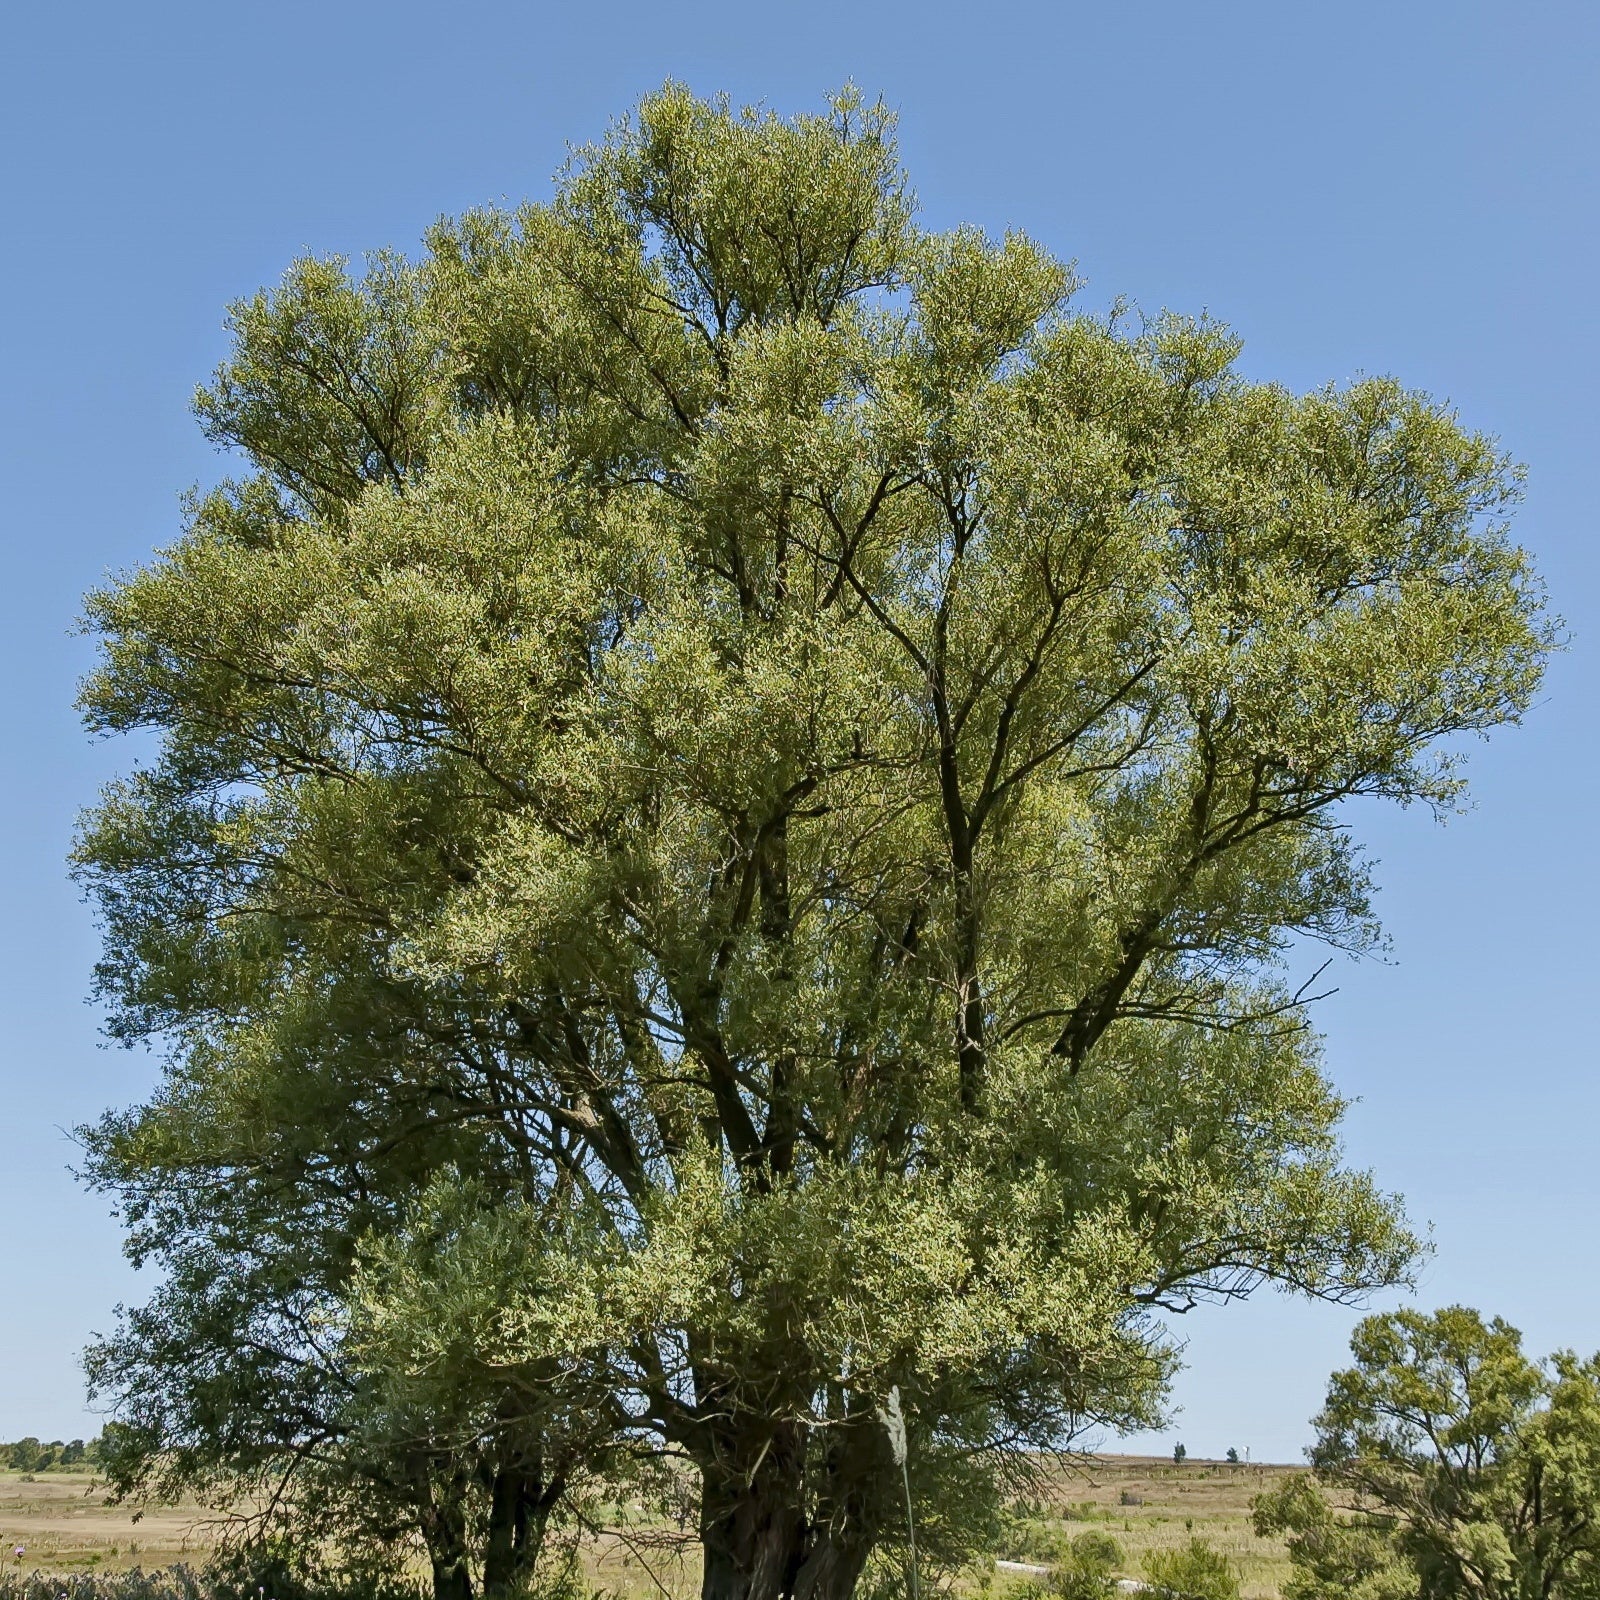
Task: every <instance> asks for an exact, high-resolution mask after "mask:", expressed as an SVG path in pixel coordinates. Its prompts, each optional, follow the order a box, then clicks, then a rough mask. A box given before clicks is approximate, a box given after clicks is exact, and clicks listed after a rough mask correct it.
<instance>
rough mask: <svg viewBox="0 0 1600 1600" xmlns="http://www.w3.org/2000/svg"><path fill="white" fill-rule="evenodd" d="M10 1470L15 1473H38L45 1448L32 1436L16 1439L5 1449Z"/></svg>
mask: <svg viewBox="0 0 1600 1600" xmlns="http://www.w3.org/2000/svg"><path fill="white" fill-rule="evenodd" d="M7 1454H8V1455H9V1456H10V1458H11V1466H12V1469H13V1470H14V1471H16V1472H38V1471H39V1470H40V1469H41V1467H42V1466H43V1463H44V1456H45V1447H44V1446H43V1445H42V1444H40V1442H39V1441H38V1440H37V1439H35V1438H34V1437H33V1436H32V1434H30V1435H28V1437H27V1438H25V1439H18V1440H17V1441H16V1442H15V1443H14V1444H12V1445H9V1446H8V1447H7Z"/></svg>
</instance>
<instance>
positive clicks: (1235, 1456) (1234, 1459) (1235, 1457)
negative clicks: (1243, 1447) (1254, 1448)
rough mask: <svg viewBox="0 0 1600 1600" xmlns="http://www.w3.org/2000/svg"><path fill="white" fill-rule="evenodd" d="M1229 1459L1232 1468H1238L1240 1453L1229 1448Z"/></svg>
mask: <svg viewBox="0 0 1600 1600" xmlns="http://www.w3.org/2000/svg"><path fill="white" fill-rule="evenodd" d="M1227 1459H1228V1465H1229V1466H1230V1467H1236V1466H1238V1465H1239V1452H1238V1451H1237V1450H1235V1449H1233V1448H1232V1446H1229V1449H1228V1458H1227Z"/></svg>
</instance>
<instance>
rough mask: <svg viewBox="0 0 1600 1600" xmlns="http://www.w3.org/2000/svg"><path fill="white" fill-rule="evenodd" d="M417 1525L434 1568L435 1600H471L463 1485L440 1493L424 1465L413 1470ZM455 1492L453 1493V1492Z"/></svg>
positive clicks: (453, 1486) (470, 1575)
mask: <svg viewBox="0 0 1600 1600" xmlns="http://www.w3.org/2000/svg"><path fill="white" fill-rule="evenodd" d="M413 1477H414V1482H415V1487H416V1491H417V1501H418V1512H419V1516H418V1523H419V1526H420V1527H421V1530H422V1541H423V1543H424V1544H425V1545H426V1546H427V1548H428V1564H429V1565H430V1566H431V1567H432V1569H433V1600H472V1570H471V1567H470V1566H469V1565H468V1562H467V1519H466V1512H465V1510H464V1506H463V1488H464V1486H460V1485H452V1486H450V1487H447V1488H446V1489H445V1491H444V1492H442V1493H441V1492H439V1491H438V1490H437V1489H436V1488H435V1485H434V1483H433V1481H432V1479H431V1476H430V1474H429V1472H428V1468H427V1465H426V1464H425V1463H418V1464H416V1465H415V1466H414V1467H413ZM452 1490H453V1491H454V1492H452Z"/></svg>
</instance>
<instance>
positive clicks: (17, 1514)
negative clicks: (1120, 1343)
mask: <svg viewBox="0 0 1600 1600" xmlns="http://www.w3.org/2000/svg"><path fill="white" fill-rule="evenodd" d="M1296 1470H1298V1469H1296V1468H1293V1467H1281V1466H1262V1465H1254V1464H1240V1465H1237V1466H1230V1465H1228V1464H1226V1463H1224V1462H1217V1461H1194V1460H1190V1461H1185V1462H1184V1463H1183V1465H1182V1466H1174V1465H1173V1463H1172V1462H1171V1461H1169V1460H1167V1459H1165V1458H1158V1457H1150V1456H1111V1455H1106V1456H1095V1457H1090V1458H1087V1459H1085V1460H1084V1461H1082V1462H1081V1463H1078V1464H1075V1465H1073V1466H1071V1467H1066V1468H1061V1469H1058V1470H1056V1471H1054V1472H1052V1473H1051V1474H1050V1476H1049V1478H1048V1479H1047V1481H1046V1482H1045V1483H1044V1484H1043V1485H1041V1487H1040V1489H1039V1490H1038V1491H1037V1492H1036V1493H1035V1495H1034V1497H1033V1504H1032V1505H1031V1506H1030V1507H1029V1511H1030V1513H1031V1514H1030V1515H1029V1516H1028V1517H1027V1518H1026V1519H1025V1521H1024V1523H1023V1524H1022V1525H1021V1528H1020V1529H1019V1532H1018V1534H1017V1538H1018V1539H1019V1540H1021V1541H1022V1543H1021V1544H1018V1545H1014V1546H1008V1547H1007V1549H1005V1550H1003V1551H1002V1552H1000V1553H1001V1554H1007V1555H1013V1554H1014V1555H1016V1556H1018V1557H1020V1558H1021V1559H1024V1560H1030V1559H1037V1557H1036V1556H1035V1555H1033V1554H1030V1551H1029V1550H1028V1549H1027V1548H1025V1546H1026V1543H1027V1541H1028V1540H1029V1539H1030V1538H1031V1539H1033V1540H1035V1541H1042V1542H1044V1543H1048V1542H1049V1541H1051V1540H1052V1539H1061V1538H1069V1539H1070V1538H1071V1537H1072V1536H1073V1535H1074V1534H1077V1533H1082V1532H1084V1531H1085V1530H1086V1529H1089V1528H1096V1529H1099V1530H1101V1531H1103V1532H1106V1533H1109V1534H1111V1535H1112V1537H1113V1538H1115V1539H1116V1541H1117V1542H1118V1544H1119V1545H1121V1547H1122V1549H1123V1551H1124V1553H1125V1555H1126V1560H1125V1562H1124V1563H1123V1571H1124V1572H1125V1573H1126V1575H1127V1576H1129V1577H1138V1576H1139V1574H1140V1570H1141V1567H1140V1564H1141V1559H1142V1557H1143V1556H1144V1555H1145V1554H1146V1552H1148V1551H1150V1550H1155V1549H1163V1548H1167V1547H1170V1546H1173V1545H1178V1544H1183V1543H1185V1542H1186V1541H1187V1540H1188V1539H1189V1538H1190V1537H1192V1536H1196V1535H1197V1536H1199V1537H1201V1538H1204V1539H1206V1540H1208V1541H1209V1542H1210V1543H1211V1544H1212V1545H1214V1546H1215V1547H1216V1548H1217V1549H1219V1550H1221V1551H1223V1553H1224V1554H1226V1555H1227V1556H1228V1557H1229V1558H1230V1559H1231V1560H1232V1561H1233V1562H1234V1563H1235V1564H1236V1565H1237V1566H1238V1568H1239V1571H1240V1574H1241V1576H1242V1578H1243V1584H1244V1595H1245V1597H1246V1600H1275V1597H1276V1596H1277V1595H1278V1594H1279V1592H1280V1590H1281V1586H1282V1582H1283V1579H1284V1578H1285V1577H1286V1576H1287V1575H1288V1562H1287V1560H1286V1558H1285V1556H1284V1551H1283V1546H1282V1545H1281V1543H1279V1542H1278V1541H1276V1540H1269V1539H1258V1538H1256V1536H1255V1534H1254V1533H1253V1532H1252V1530H1251V1528H1250V1500H1251V1497H1252V1496H1253V1495H1256V1494H1259V1493H1260V1492H1261V1490H1262V1489H1264V1488H1267V1487H1270V1486H1271V1485H1272V1484H1273V1483H1274V1482H1276V1481H1278V1480H1280V1479H1281V1478H1282V1477H1284V1476H1285V1475H1286V1474H1288V1473H1290V1472H1293V1471H1296ZM213 1516H214V1514H213V1513H211V1512H208V1511H207V1510H206V1508H204V1507H202V1506H199V1505H187V1506H175V1507H166V1508H163V1509H161V1510H160V1511H154V1512H149V1513H147V1514H146V1515H145V1516H144V1517H142V1518H141V1519H140V1520H139V1521H137V1522H135V1521H134V1520H133V1517H132V1514H131V1512H129V1511H128V1510H127V1509H126V1508H124V1507H117V1506H108V1505H106V1504H105V1496H104V1492H103V1490H102V1489H101V1488H100V1487H99V1486H98V1485H97V1483H96V1480H95V1479H94V1478H93V1477H92V1476H91V1475H90V1474H88V1473H68V1472H48V1473H41V1474H40V1475H39V1476H38V1477H37V1478H35V1479H32V1480H27V1479H24V1478H23V1477H22V1476H21V1475H19V1474H18V1473H15V1472H0V1553H3V1559H4V1562H5V1564H6V1566H8V1567H14V1566H16V1565H18V1563H15V1562H14V1560H13V1558H12V1554H11V1552H12V1550H13V1548H14V1547H15V1546H16V1545H18V1544H22V1545H25V1546H26V1547H27V1554H26V1556H25V1557H24V1559H23V1562H22V1563H20V1565H21V1566H22V1567H23V1569H24V1570H30V1569H33V1568H35V1567H37V1568H38V1569H39V1570H41V1571H45V1572H86V1571H87V1572H109V1571H117V1570H120V1569H123V1568H128V1567H145V1568H152V1567H164V1566H170V1565H171V1564H172V1563H174V1562H178V1561H182V1562H187V1563H189V1564H191V1565H199V1564H202V1563H203V1562H204V1561H205V1560H206V1558H207V1557H208V1556H209V1555H210V1553H211V1551H212V1549H213V1548H214V1545H215V1540H216V1534H217V1526H216V1524H215V1522H214V1521H213V1520H212V1518H213ZM639 1531H640V1533H641V1535H642V1539H641V1541H640V1545H639V1546H636V1547H634V1548H630V1547H629V1546H628V1545H627V1544H624V1543H623V1542H621V1541H618V1540H614V1539H606V1540H603V1541H601V1542H600V1543H599V1544H598V1545H596V1546H593V1547H591V1548H590V1550H589V1551H588V1552H587V1559H586V1560H585V1563H584V1565H585V1567H586V1569H587V1571H588V1574H589V1576H590V1577H591V1579H592V1580H593V1581H594V1582H595V1584H596V1585H597V1586H599V1587H601V1588H604V1589H607V1590H610V1591H611V1592H612V1593H614V1594H616V1595H617V1596H619V1597H627V1600H633V1597H638V1600H643V1597H644V1596H646V1595H652V1596H657V1597H659V1595H660V1590H659V1589H658V1588H657V1587H656V1583H655V1581H653V1580H652V1578H651V1577H650V1575H649V1572H648V1571H647V1570H646V1569H647V1567H648V1568H650V1569H654V1570H655V1571H656V1573H657V1575H658V1577H659V1578H660V1579H661V1580H663V1582H664V1583H665V1586H666V1587H668V1588H669V1589H671V1590H672V1591H674V1592H682V1593H690V1592H692V1590H693V1587H694V1574H693V1573H692V1572H691V1571H690V1570H689V1565H690V1563H688V1562H684V1563H674V1562H671V1561H667V1562H665V1563H658V1561H657V1560H656V1559H653V1558H652V1556H651V1554H650V1552H649V1550H648V1548H647V1547H648V1545H649V1544H650V1543H651V1540H650V1537H649V1531H648V1530H644V1529H641V1530H639ZM1019 1581H1020V1580H1019V1579H1018V1578H1017V1577H1016V1576H1015V1575H1012V1574H1007V1573H1000V1574H998V1575H997V1578H996V1588H997V1589H998V1590H1004V1589H1006V1588H1010V1587H1014V1586H1015V1585H1016V1584H1017V1583H1018V1582H1019Z"/></svg>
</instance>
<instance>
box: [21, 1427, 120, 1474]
mask: <svg viewBox="0 0 1600 1600" xmlns="http://www.w3.org/2000/svg"><path fill="white" fill-rule="evenodd" d="M99 1456H100V1441H99V1440H98V1439H91V1440H89V1441H88V1443H85V1442H84V1441H83V1440H82V1439H69V1440H65V1441H63V1440H61V1439H52V1440H50V1441H49V1442H48V1443H43V1442H41V1441H40V1440H38V1439H35V1438H33V1437H32V1436H31V1435H30V1436H29V1437H27V1438H26V1439H16V1440H13V1441H12V1443H10V1444H3V1443H0V1466H9V1467H10V1468H11V1470H12V1471H13V1472H30V1473H31V1472H48V1471H49V1470H50V1469H51V1468H52V1467H82V1466H84V1465H85V1464H90V1465H92V1464H94V1463H95V1462H97V1461H98V1460H99Z"/></svg>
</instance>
